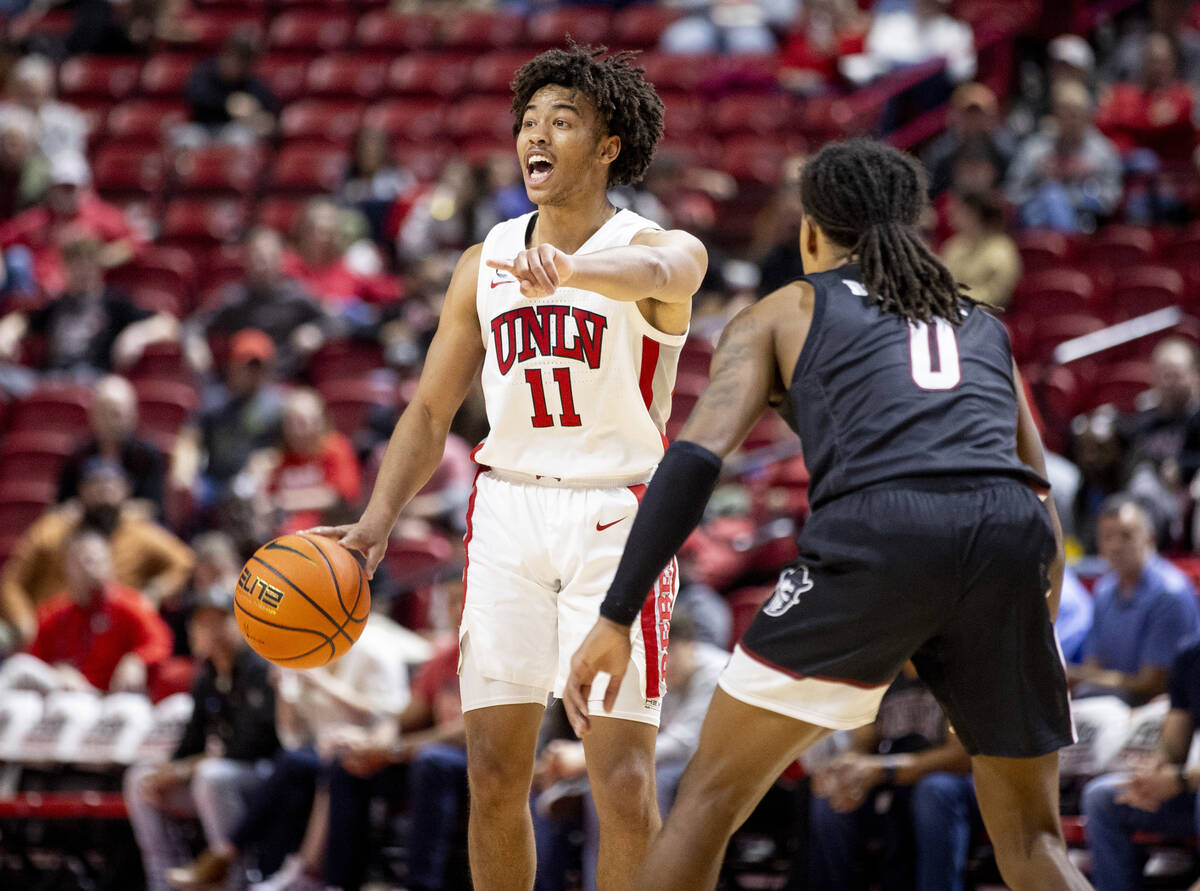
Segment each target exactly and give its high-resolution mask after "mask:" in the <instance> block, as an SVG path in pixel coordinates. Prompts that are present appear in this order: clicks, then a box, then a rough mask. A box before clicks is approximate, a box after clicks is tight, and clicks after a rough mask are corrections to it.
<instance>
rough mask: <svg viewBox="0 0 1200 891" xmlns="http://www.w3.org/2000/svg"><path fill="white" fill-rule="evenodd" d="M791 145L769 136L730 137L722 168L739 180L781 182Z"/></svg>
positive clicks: (725, 149)
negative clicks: (780, 178)
mask: <svg viewBox="0 0 1200 891" xmlns="http://www.w3.org/2000/svg"><path fill="white" fill-rule="evenodd" d="M787 156H788V149H787V146H785V145H783V144H782V143H781V142H780V141H779V140H778V139H773V138H770V137H765V136H741V137H734V138H731V139H728V140H726V142H725V145H724V147H723V148H722V151H721V169H722V170H724V171H725V172H726V173H728V174H729V175H730V176H732V177H734V178H735V179H737V180H739V181H743V182H745V181H750V182H759V183H764V184H767V185H772V184H774V183H775V182H777V181H778V179H779V176H780V171H781V170H782V167H783V162H784V159H785V158H787Z"/></svg>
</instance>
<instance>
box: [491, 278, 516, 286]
mask: <svg viewBox="0 0 1200 891" xmlns="http://www.w3.org/2000/svg"><path fill="white" fill-rule="evenodd" d="M514 281H515V279H511V278H502V279H500V280H499V281H494V282H492V287H493V288H498V287H500V286H501V285H511V284H512V283H513V282H514Z"/></svg>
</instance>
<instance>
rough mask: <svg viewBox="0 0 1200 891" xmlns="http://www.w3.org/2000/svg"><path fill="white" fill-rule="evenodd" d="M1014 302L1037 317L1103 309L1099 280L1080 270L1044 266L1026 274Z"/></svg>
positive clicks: (1017, 306)
mask: <svg viewBox="0 0 1200 891" xmlns="http://www.w3.org/2000/svg"><path fill="white" fill-rule="evenodd" d="M1013 302H1014V304H1015V307H1016V308H1017V309H1018V310H1019V311H1020V312H1021V313H1022V314H1030V315H1032V316H1034V317H1045V316H1049V315H1055V314H1062V313H1081V312H1096V311H1097V310H1098V309H1099V303H1098V299H1097V294H1096V286H1095V283H1094V282H1093V280H1092V279H1091V278H1090V277H1089V276H1088V275H1087V274H1086V273H1084V272H1081V271H1079V270H1076V269H1044V270H1042V271H1040V272H1035V273H1033V274H1032V275H1026V276H1024V277H1022V279H1021V280H1020V282H1018V284H1017V288H1016V296H1015V299H1014V301H1013Z"/></svg>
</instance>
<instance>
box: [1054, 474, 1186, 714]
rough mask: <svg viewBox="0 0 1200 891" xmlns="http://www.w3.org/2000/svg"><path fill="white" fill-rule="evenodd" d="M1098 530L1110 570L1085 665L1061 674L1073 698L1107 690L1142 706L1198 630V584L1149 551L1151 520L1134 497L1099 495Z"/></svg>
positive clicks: (1101, 587) (1162, 687)
mask: <svg viewBox="0 0 1200 891" xmlns="http://www.w3.org/2000/svg"><path fill="white" fill-rule="evenodd" d="M1096 536H1097V539H1098V540H1099V545H1100V556H1102V557H1103V558H1104V559H1105V560H1106V561H1108V564H1109V566H1110V567H1111V569H1110V570H1109V571H1108V572H1107V573H1105V574H1104V575H1103V576H1101V578H1100V580H1099V581H1097V582H1096V604H1095V616H1094V618H1093V620H1092V628H1091V631H1090V632H1088V636H1087V639H1086V640H1085V641H1084V648H1083V654H1084V660H1083V664H1082V665H1080V666H1069V667H1068V674H1067V677H1068V678H1069V679H1070V681H1071V684H1072V692H1073V694H1074V695H1075V696H1076V697H1077V698H1078V697H1080V696H1088V695H1097V694H1101V693H1103V694H1113V695H1117V696H1120V697H1121V698H1122V699H1124V700H1125V701H1126V702H1128V703H1129V704H1130V705H1141V704H1142V703H1144V702H1147V701H1148V700H1150V699H1153V698H1154V697H1155V696H1158V695H1159V694H1161V693H1163V692H1165V691H1166V689H1167V672H1168V669H1169V667H1170V665H1171V661H1172V660H1173V659H1174V657H1175V654H1176V652H1177V651H1178V650H1179V647H1180V645H1181V644H1182V642H1183V641H1185V640H1187V639H1188V638H1190V637H1192V636H1193V635H1194V634H1196V632H1197V630H1198V629H1200V609H1198V608H1197V604H1196V589H1195V588H1194V587H1193V586H1192V583H1191V582H1190V581H1189V580H1188V578H1187V576H1186V575H1184V574H1183V573H1182V572H1180V571H1179V570H1178V569H1176V568H1175V567H1174V566H1172V565H1171V564H1170V563H1168V562H1167V561H1166V560H1164V559H1163V558H1162V557H1160V556H1158V554H1157V553H1155V550H1154V526H1153V521H1152V520H1151V519H1150V515H1149V514H1148V513H1147V512H1146V510H1145V508H1143V507H1142V506H1141V505H1140V504H1138V503H1137V502H1136V501H1134V500H1133V499H1132V498H1129V497H1127V496H1122V495H1117V496H1113V497H1112V498H1110V499H1109V500H1108V501H1107V502H1105V505H1104V507H1103V509H1102V510H1101V511H1100V517H1099V519H1098V521H1097V526H1096Z"/></svg>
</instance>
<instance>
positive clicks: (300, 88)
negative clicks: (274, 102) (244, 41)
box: [255, 55, 309, 102]
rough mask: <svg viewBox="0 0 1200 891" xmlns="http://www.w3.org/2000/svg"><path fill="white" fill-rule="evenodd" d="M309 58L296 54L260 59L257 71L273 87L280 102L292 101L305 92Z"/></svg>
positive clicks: (272, 89)
mask: <svg viewBox="0 0 1200 891" xmlns="http://www.w3.org/2000/svg"><path fill="white" fill-rule="evenodd" d="M308 64H309V60H308V59H306V58H300V57H297V56H294V55H285V56H267V57H266V58H263V59H259V61H258V65H257V66H255V73H256V74H257V75H258V76H259V77H261V78H262V79H263V81H264V82H265V83H266V84H267V86H269V87H270V88H271V92H272V93H274V94H275V96H276V97H277V98H278V99H279V101H280V102H291V101H292V100H293V99H295V98H297V97H298V96H300V94H301V93H303V92H304V85H305V82H306V80H307V77H308Z"/></svg>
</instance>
